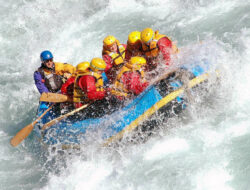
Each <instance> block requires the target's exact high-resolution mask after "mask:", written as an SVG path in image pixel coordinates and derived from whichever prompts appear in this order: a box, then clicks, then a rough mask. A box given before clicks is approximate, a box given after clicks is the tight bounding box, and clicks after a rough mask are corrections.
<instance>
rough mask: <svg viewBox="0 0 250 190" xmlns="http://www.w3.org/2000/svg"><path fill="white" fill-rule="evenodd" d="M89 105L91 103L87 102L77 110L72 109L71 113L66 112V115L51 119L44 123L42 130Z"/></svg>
mask: <svg viewBox="0 0 250 190" xmlns="http://www.w3.org/2000/svg"><path fill="white" fill-rule="evenodd" d="M88 106H89V104H85V105H83V106H81V107H80V108H77V109H75V110H73V111H71V112H69V113H66V114H64V115H62V116H60V117H58V118H55V119H53V120H51V121H49V122H48V123H46V124H44V125H43V128H42V130H44V129H47V128H48V127H50V126H52V125H54V124H55V123H57V122H59V121H61V120H62V119H64V118H66V117H68V116H70V115H73V114H74V113H76V112H78V111H80V110H82V109H84V108H86V107H88Z"/></svg>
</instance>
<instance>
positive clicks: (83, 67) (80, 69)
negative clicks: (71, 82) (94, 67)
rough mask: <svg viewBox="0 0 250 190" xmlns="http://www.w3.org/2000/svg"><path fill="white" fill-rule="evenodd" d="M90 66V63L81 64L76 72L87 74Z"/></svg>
mask: <svg viewBox="0 0 250 190" xmlns="http://www.w3.org/2000/svg"><path fill="white" fill-rule="evenodd" d="M89 66H90V63H89V62H87V61H84V62H81V63H79V64H78V65H77V66H76V72H77V73H81V72H85V71H86V70H87V69H88V68H89Z"/></svg>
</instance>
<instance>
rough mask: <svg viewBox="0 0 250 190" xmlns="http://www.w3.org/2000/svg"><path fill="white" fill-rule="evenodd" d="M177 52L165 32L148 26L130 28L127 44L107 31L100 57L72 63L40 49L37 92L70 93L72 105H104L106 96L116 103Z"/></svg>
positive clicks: (136, 90) (145, 82)
mask: <svg viewBox="0 0 250 190" xmlns="http://www.w3.org/2000/svg"><path fill="white" fill-rule="evenodd" d="M177 52H178V49H177V47H176V46H175V45H174V44H173V43H172V41H171V40H170V39H169V38H168V37H167V36H165V35H162V34H159V32H158V31H153V30H152V29H151V28H145V29H144V30H143V31H141V32H140V31H133V32H131V33H130V34H129V36H128V40H127V44H121V43H120V42H119V41H118V40H117V39H116V38H115V37H114V36H111V35H109V36H107V37H105V38H104V40H103V49H102V58H93V59H92V60H91V61H90V62H87V61H85V62H81V63H79V64H78V65H77V66H76V67H74V66H73V65H71V64H67V63H58V62H54V61H53V58H54V56H53V54H52V53H51V52H50V51H48V50H45V51H43V52H42V53H41V55H40V58H41V67H39V68H38V69H37V71H35V73H34V80H35V84H36V87H37V89H38V90H39V92H40V93H41V94H42V93H47V92H52V93H61V94H64V95H67V96H69V97H71V99H72V100H73V103H69V104H71V106H72V107H73V109H74V108H79V107H81V106H82V105H84V104H86V103H89V102H92V103H93V102H98V103H96V104H95V106H97V105H101V104H103V105H104V106H107V105H105V103H104V102H105V101H104V100H105V99H107V97H108V99H109V103H110V102H112V103H111V104H113V105H118V104H122V102H124V101H125V100H127V99H131V98H132V97H134V96H137V95H138V94H140V93H141V92H143V91H144V90H145V89H146V88H147V87H148V85H149V82H148V80H146V77H145V75H146V74H147V73H150V72H152V71H154V70H156V69H157V67H159V65H161V68H166V69H167V68H168V66H169V65H170V62H171V57H172V55H173V54H175V53H177ZM162 66H163V67H162ZM99 111H101V110H99ZM97 112H98V110H97ZM97 115H98V116H99V114H97Z"/></svg>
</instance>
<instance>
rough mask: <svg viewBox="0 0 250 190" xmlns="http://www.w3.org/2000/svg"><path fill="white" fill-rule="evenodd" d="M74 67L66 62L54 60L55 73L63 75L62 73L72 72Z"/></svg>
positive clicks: (74, 69)
mask: <svg viewBox="0 0 250 190" xmlns="http://www.w3.org/2000/svg"><path fill="white" fill-rule="evenodd" d="M75 71H76V68H75V67H74V66H73V65H71V64H68V63H58V62H55V73H56V74H58V75H63V74H64V73H70V74H74V73H75Z"/></svg>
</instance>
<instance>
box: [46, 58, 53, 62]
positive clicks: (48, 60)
mask: <svg viewBox="0 0 250 190" xmlns="http://www.w3.org/2000/svg"><path fill="white" fill-rule="evenodd" d="M50 61H51V62H53V58H51V59H47V60H45V61H44V63H48V62H50Z"/></svg>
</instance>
